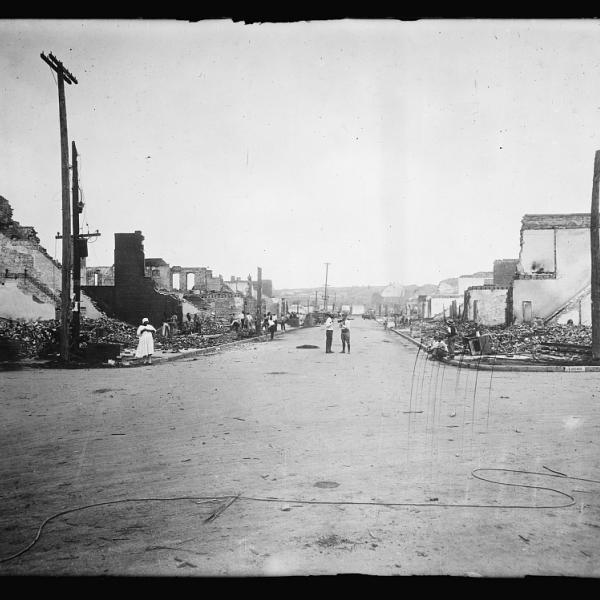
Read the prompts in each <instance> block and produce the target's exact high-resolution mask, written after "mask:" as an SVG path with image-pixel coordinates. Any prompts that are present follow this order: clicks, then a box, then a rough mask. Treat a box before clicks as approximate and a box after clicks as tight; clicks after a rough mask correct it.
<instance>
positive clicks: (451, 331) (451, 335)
mask: <svg viewBox="0 0 600 600" xmlns="http://www.w3.org/2000/svg"><path fill="white" fill-rule="evenodd" d="M457 336H458V332H457V331H456V325H455V324H454V321H453V320H452V319H448V321H446V337H447V338H448V356H450V358H453V357H454V344H455V343H456V338H457Z"/></svg>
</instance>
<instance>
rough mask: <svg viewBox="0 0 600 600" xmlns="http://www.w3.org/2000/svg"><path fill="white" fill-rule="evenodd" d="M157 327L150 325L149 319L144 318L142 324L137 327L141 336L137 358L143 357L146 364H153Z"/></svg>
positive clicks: (136, 352)
mask: <svg viewBox="0 0 600 600" xmlns="http://www.w3.org/2000/svg"><path fill="white" fill-rule="evenodd" d="M155 331H156V329H154V327H152V325H150V323H149V322H148V319H146V318H143V319H142V324H141V325H140V326H139V327H138V328H137V336H138V337H139V338H140V340H139V342H138V347H137V350H136V351H135V357H136V358H143V359H144V364H145V365H151V364H152V355H153V354H154V332H155Z"/></svg>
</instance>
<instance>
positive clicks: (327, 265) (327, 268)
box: [325, 262, 331, 312]
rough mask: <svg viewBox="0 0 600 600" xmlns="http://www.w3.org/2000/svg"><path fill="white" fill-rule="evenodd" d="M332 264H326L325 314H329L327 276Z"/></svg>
mask: <svg viewBox="0 0 600 600" xmlns="http://www.w3.org/2000/svg"><path fill="white" fill-rule="evenodd" d="M330 264H331V263H328V262H326V263H325V312H327V275H328V273H329V265H330Z"/></svg>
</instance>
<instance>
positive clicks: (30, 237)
mask: <svg viewBox="0 0 600 600" xmlns="http://www.w3.org/2000/svg"><path fill="white" fill-rule="evenodd" d="M61 287H62V273H61V265H60V263H59V262H57V261H56V260H54V259H53V258H52V257H51V256H50V255H49V254H48V252H47V251H46V249H45V248H44V247H43V246H41V245H40V240H39V238H38V236H37V233H36V231H35V229H34V228H33V227H32V226H29V225H26V226H25V225H21V224H20V223H19V222H18V221H15V220H14V219H13V210H12V207H11V206H10V203H9V202H8V200H7V199H6V198H4V197H2V196H0V317H5V318H11V319H27V320H29V319H54V318H56V316H57V311H58V310H60V293H61ZM81 309H82V315H83V316H88V317H91V318H96V317H97V316H99V314H100V313H98V311H97V310H96V309H95V307H94V306H93V305H92V303H91V302H90V300H89V298H88V297H87V296H86V295H85V294H84V295H82V297H81Z"/></svg>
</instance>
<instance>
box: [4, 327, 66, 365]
mask: <svg viewBox="0 0 600 600" xmlns="http://www.w3.org/2000/svg"><path fill="white" fill-rule="evenodd" d="M59 326H60V324H59V322H58V321H56V320H50V321H17V320H13V319H4V318H0V342H1V343H2V345H3V346H6V347H10V348H11V354H14V357H15V358H16V357H17V356H18V357H20V358H37V357H40V356H42V357H44V356H48V355H49V354H50V353H51V352H53V351H55V350H56V349H57V348H58V331H59Z"/></svg>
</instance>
